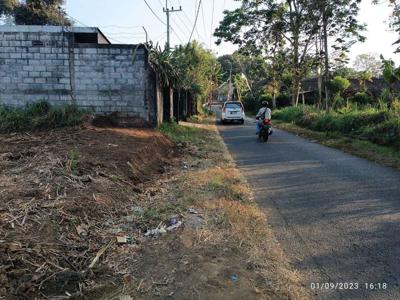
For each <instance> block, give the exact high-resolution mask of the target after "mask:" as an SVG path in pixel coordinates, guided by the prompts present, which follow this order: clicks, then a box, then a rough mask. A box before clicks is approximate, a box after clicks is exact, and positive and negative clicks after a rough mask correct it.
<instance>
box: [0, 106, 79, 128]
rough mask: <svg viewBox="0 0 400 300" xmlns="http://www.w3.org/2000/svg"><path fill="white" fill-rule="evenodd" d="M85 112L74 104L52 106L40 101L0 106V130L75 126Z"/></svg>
mask: <svg viewBox="0 0 400 300" xmlns="http://www.w3.org/2000/svg"><path fill="white" fill-rule="evenodd" d="M85 115H87V113H86V112H84V111H82V110H78V109H77V108H76V107H74V106H63V107H52V106H51V105H50V104H49V103H48V102H45V101H41V102H37V103H33V104H28V105H26V106H25V107H23V108H10V107H0V132H12V131H25V130H26V131H30V130H43V129H52V128H58V127H65V126H75V125H79V124H81V123H82V119H83V116H85Z"/></svg>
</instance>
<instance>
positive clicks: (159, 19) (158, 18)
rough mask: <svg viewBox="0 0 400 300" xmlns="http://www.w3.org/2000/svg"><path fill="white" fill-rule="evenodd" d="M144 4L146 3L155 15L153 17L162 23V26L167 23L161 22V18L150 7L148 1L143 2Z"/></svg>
mask: <svg viewBox="0 0 400 300" xmlns="http://www.w3.org/2000/svg"><path fill="white" fill-rule="evenodd" d="M143 1H144V3H146V5H147V7H148V8H149V9H150V10H151V12H152V13H153V15H154V16H155V17H156V18H157V20H158V21H160V22H161V23H162V24H164V25H167V24H165V22H164V21H163V20H161V18H160V17H159V16H158V15H157V14H156V13H155V11H154V10H153V9H152V8H151V6H150V5H149V3H148V2H147V1H146V0H143Z"/></svg>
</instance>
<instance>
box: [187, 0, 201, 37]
mask: <svg viewBox="0 0 400 300" xmlns="http://www.w3.org/2000/svg"><path fill="white" fill-rule="evenodd" d="M200 5H201V0H199V7H198V8H197V13H196V19H195V20H194V25H193V29H192V33H191V34H190V38H189V43H190V41H191V40H192V36H193V32H194V30H195V29H196V25H197V20H198V19H199V13H200Z"/></svg>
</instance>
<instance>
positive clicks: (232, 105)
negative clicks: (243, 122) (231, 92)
mask: <svg viewBox="0 0 400 300" xmlns="http://www.w3.org/2000/svg"><path fill="white" fill-rule="evenodd" d="M225 107H226V108H233V109H241V108H242V104H241V103H240V102H236V103H235V102H233V103H226V104H225Z"/></svg>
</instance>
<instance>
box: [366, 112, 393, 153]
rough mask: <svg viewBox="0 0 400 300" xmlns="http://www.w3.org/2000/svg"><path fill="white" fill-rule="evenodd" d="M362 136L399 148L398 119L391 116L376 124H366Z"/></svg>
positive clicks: (377, 142)
mask: <svg viewBox="0 0 400 300" xmlns="http://www.w3.org/2000/svg"><path fill="white" fill-rule="evenodd" d="M362 136H363V137H365V138H367V139H368V140H370V141H372V142H374V143H376V144H380V145H385V146H392V147H395V148H396V149H399V150H400V119H399V118H391V119H389V120H387V121H385V122H383V123H380V124H376V126H368V127H366V128H365V129H364V131H363V133H362Z"/></svg>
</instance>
